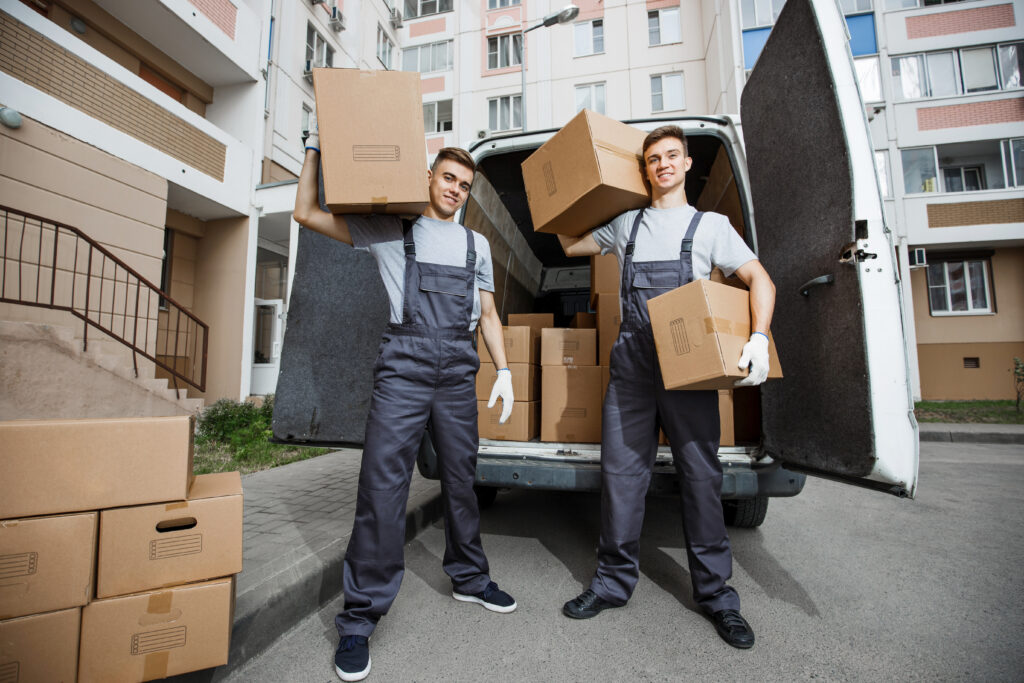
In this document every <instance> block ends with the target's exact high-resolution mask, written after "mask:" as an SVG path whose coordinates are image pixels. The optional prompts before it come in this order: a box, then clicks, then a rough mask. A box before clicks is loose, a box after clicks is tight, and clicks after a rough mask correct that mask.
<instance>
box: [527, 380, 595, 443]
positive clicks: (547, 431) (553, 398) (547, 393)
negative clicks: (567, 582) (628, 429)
mask: <svg viewBox="0 0 1024 683" xmlns="http://www.w3.org/2000/svg"><path fill="white" fill-rule="evenodd" d="M601 375H602V368H601V367H600V366H597V365H590V366H568V365H548V366H545V367H544V381H543V382H542V387H541V420H540V440H541V441H564V442H570V443H600V441H601V403H602V401H601Z"/></svg>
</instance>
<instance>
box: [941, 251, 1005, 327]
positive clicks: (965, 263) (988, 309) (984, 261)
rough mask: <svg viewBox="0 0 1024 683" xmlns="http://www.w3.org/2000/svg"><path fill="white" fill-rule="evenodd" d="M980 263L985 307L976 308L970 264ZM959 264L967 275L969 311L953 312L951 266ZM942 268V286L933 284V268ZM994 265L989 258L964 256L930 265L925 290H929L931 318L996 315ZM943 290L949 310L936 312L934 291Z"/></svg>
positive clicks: (966, 290)
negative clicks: (992, 273) (993, 285)
mask: <svg viewBox="0 0 1024 683" xmlns="http://www.w3.org/2000/svg"><path fill="white" fill-rule="evenodd" d="M972 263H980V264H981V267H982V269H981V274H982V285H983V287H984V292H985V304H986V305H985V307H983V308H982V307H977V308H975V307H974V297H973V296H972V295H971V291H972V288H971V279H972V277H973V275H974V274H973V272H972V270H971V268H970V264H972ZM950 264H959V265H960V266H961V267H962V268H963V272H964V273H965V274H966V277H965V278H964V283H965V288H966V289H965V292H964V294H965V300H966V302H967V310H963V311H954V310H953V296H952V292H951V289H950V278H949V265H950ZM939 265H941V266H942V274H943V282H942V283H941V284H932V279H931V278H932V272H933V271H932V268H933V267H935V266H939ZM991 271H992V263H991V259H990V258H988V257H977V256H974V257H971V256H964V257H963V258H959V257H958V258H941V257H939V258H935V257H933V260H931V261H930V262H929V263H928V266H927V268H926V269H925V289H926V290H927V295H928V296H927V299H928V312H929V314H930V315H931V316H933V317H937V318H946V317H956V316H965V315H995V313H996V309H995V305H994V301H993V292H992V275H991ZM939 288H941V289H942V291H943V292H944V294H945V296H944V299H945V303H946V306H947V307H948V308H946V309H945V310H941V309H940V310H936V309H935V308H934V306H933V305H932V304H933V302H932V290H934V289H939Z"/></svg>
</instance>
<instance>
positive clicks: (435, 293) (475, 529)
mask: <svg viewBox="0 0 1024 683" xmlns="http://www.w3.org/2000/svg"><path fill="white" fill-rule="evenodd" d="M403 223H404V234H405V237H404V244H405V282H404V300H403V304H402V323H401V324H400V325H396V324H393V323H392V324H390V325H388V328H387V330H386V331H385V332H384V335H383V338H382V340H381V346H380V353H379V354H378V357H377V361H376V363H375V365H374V383H373V396H372V398H371V401H370V413H369V416H368V417H367V421H366V439H365V443H364V447H363V458H362V467H361V469H360V472H359V493H358V497H357V501H356V516H355V522H354V524H353V528H352V537H351V539H350V540H349V544H348V550H347V551H346V553H345V569H344V590H345V610H344V611H343V612H342V613H341V614H339V615H338V616H337V617H336V618H335V624H336V625H337V627H338V632H339V633H340V634H341V635H361V636H369V635H370V634H371V633H372V632H373V629H374V627H375V626H376V625H377V621H378V620H379V619H380V617H382V616H383V615H384V614H386V613H387V611H388V609H389V608H390V607H391V603H392V602H393V601H394V599H395V596H396V595H397V594H398V588H399V586H400V585H401V583H402V576H403V574H404V573H405V562H404V558H403V552H402V550H403V546H404V544H405V508H406V502H407V500H408V497H409V481H410V478H411V477H412V468H413V465H414V463H415V461H416V454H417V452H418V450H419V445H420V439H421V438H422V436H423V430H424V428H425V427H426V426H427V424H428V423H429V425H430V429H431V432H432V434H433V439H434V445H435V447H436V449H437V457H438V465H439V468H440V474H441V495H442V500H443V504H444V530H445V538H446V541H447V544H446V547H445V553H444V560H443V566H444V570H445V572H446V573H447V574H448V575H449V576H450V577H451V580H452V585H453V586H454V588H455V590H457V591H458V592H459V593H464V594H473V593H479V592H481V591H483V590H484V588H486V587H487V584H488V583H489V582H490V577H489V576H488V571H489V569H488V566H487V558H486V557H485V556H484V551H483V547H482V545H481V543H480V513H479V511H478V508H477V500H476V495H475V494H474V493H473V482H474V480H475V478H476V458H477V450H478V446H479V437H478V434H477V406H476V383H475V382H476V380H475V377H476V372H477V370H478V369H479V368H480V359H479V357H478V356H477V353H476V351H475V350H474V349H473V341H472V339H473V338H472V334H471V333H470V331H469V325H470V320H471V318H472V312H473V294H474V288H475V287H476V252H475V250H474V244H473V233H472V232H470V230H469V229H468V228H467V229H466V266H465V267H464V268H463V267H460V266H444V265H438V264H433V263H419V262H417V261H416V246H415V242H414V240H413V230H412V225H411V223H410V222H407V221H403Z"/></svg>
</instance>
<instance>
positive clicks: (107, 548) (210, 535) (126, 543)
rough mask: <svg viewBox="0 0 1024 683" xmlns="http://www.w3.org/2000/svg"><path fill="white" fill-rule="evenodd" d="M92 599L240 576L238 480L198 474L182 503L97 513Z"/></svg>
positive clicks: (225, 475) (234, 475) (236, 476)
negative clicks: (94, 578)
mask: <svg viewBox="0 0 1024 683" xmlns="http://www.w3.org/2000/svg"><path fill="white" fill-rule="evenodd" d="M99 538H100V540H99V553H98V560H97V569H96V597H98V598H106V597H111V596H115V595H126V594H128V593H137V592H139V591H144V590H150V589H154V588H163V587H166V586H174V585H178V584H183V583H190V582H193V581H201V580H204V579H214V578H217V577H221V576H228V575H230V574H237V573H238V572H240V571H242V479H241V476H240V475H239V473H238V472H220V473H216V474H201V475H199V476H197V477H196V478H195V481H194V482H193V483H192V487H191V488H190V489H189V495H188V499H187V500H184V501H179V502H174V503H160V504H157V505H142V506H136V507H124V508H117V509H113V510H103V511H101V512H100V537H99Z"/></svg>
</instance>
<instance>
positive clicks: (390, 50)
mask: <svg viewBox="0 0 1024 683" xmlns="http://www.w3.org/2000/svg"><path fill="white" fill-rule="evenodd" d="M382 47H383V48H384V50H383V53H384V54H381V52H382V50H381V48H382ZM394 53H395V41H393V40H391V36H389V35H388V32H387V30H386V29H385V28H384V27H383V26H381V25H380V24H377V61H379V62H380V63H381V64H383V65H384V68H385V69H387V70H388V71H391V69H392V67H391V61H392V57H393V56H394ZM385 57H387V59H385Z"/></svg>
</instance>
